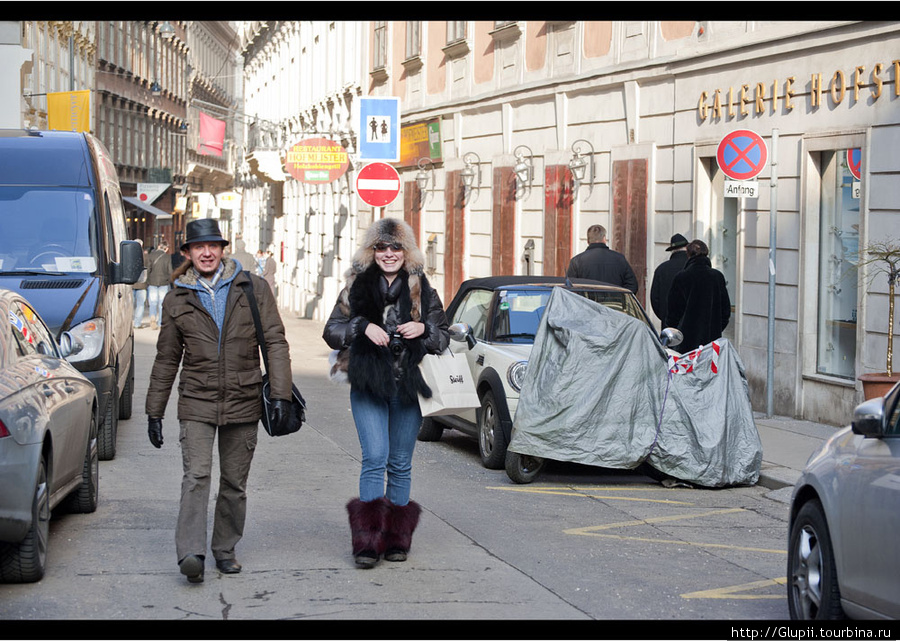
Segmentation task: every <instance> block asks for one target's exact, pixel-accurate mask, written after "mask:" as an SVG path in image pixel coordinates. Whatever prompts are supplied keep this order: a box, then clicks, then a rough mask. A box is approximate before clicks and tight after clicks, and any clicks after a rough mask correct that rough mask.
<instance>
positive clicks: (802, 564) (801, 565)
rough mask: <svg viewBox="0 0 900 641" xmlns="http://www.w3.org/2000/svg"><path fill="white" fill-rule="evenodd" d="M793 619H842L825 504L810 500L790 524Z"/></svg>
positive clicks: (790, 605)
mask: <svg viewBox="0 0 900 641" xmlns="http://www.w3.org/2000/svg"><path fill="white" fill-rule="evenodd" d="M788 608H789V610H790V613H791V619H802V620H812V619H820V620H833V619H843V618H844V617H845V615H844V610H843V608H842V607H841V590H840V587H839V586H838V577H837V568H836V567H835V565H834V552H833V550H832V547H831V536H830V534H829V533H828V524H827V523H826V521H825V513H824V511H823V509H822V504H821V503H820V502H819V501H817V500H815V499H814V500H811V501H808V502H807V503H805V504H804V505H803V507H802V508H800V512H798V513H797V518H796V520H795V521H794V524H793V526H792V527H791V535H790V539H789V547H788Z"/></svg>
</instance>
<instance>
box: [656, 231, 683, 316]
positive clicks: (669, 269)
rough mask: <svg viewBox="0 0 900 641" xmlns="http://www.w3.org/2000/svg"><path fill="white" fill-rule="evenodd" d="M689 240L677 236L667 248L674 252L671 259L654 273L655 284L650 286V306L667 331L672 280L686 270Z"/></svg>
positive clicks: (660, 265) (661, 264) (673, 237)
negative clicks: (686, 249)
mask: <svg viewBox="0 0 900 641" xmlns="http://www.w3.org/2000/svg"><path fill="white" fill-rule="evenodd" d="M687 244H688V239H687V238H685V237H684V236H682V235H681V234H675V235H674V236H672V238H671V240H670V241H669V246H668V247H666V251H667V252H672V254H671V255H670V256H669V259H668V260H666V261H665V262H662V263H660V264H659V266H658V267H657V268H656V271H654V272H653V282H652V283H651V285H650V306H651V307H652V308H653V313H654V314H656V317H657V318H659V321H660V323H661V325H660V327H661V328H662V329H665V328H666V327H669V324H668V321H667V320H666V310H667V309H668V305H669V290H670V289H671V288H672V279H673V278H675V274H677V273H678V272H680V271H681V270H682V269H684V264H685V263H686V262H687V251H685V248H686V247H687Z"/></svg>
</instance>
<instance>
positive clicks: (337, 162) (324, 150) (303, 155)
mask: <svg viewBox="0 0 900 641" xmlns="http://www.w3.org/2000/svg"><path fill="white" fill-rule="evenodd" d="M349 166H350V157H349V156H348V155H347V150H346V149H344V148H343V147H342V146H341V145H340V143H337V142H335V141H333V140H329V139H328V138H308V139H306V140H301V141H300V142H298V143H297V144H295V145H294V146H293V147H291V148H290V149H289V150H288V152H287V160H286V162H285V168H286V169H287V172H288V173H289V174H290V175H291V176H293V177H294V178H296V179H297V180H299V181H300V182H304V183H312V184H321V183H330V182H334V181H335V180H337V179H338V178H340V177H341V176H343V175H344V173H345V172H346V171H347V168H348V167H349Z"/></svg>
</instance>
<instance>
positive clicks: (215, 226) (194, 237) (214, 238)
mask: <svg viewBox="0 0 900 641" xmlns="http://www.w3.org/2000/svg"><path fill="white" fill-rule="evenodd" d="M208 242H219V243H222V246H223V247H224V246H225V245H228V241H227V240H225V239H224V238H222V232H220V231H219V223H218V222H216V220H215V219H214V218H199V219H197V220H192V221H191V222H189V223H188V224H187V227H186V228H185V232H184V243H183V244H182V245H181V249H182V251H184V250H187V248H188V245H190V244H191V243H208Z"/></svg>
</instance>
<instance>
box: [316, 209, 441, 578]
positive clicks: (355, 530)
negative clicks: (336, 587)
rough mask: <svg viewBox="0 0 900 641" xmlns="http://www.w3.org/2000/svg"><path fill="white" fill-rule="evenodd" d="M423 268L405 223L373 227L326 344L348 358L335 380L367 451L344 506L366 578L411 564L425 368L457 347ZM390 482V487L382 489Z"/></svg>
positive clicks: (334, 313) (427, 391) (387, 222)
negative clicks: (392, 565)
mask: <svg viewBox="0 0 900 641" xmlns="http://www.w3.org/2000/svg"><path fill="white" fill-rule="evenodd" d="M424 263H425V259H424V256H423V255H422V252H421V250H420V249H419V248H418V246H417V244H416V239H415V234H414V233H413V231H412V228H410V226H409V225H408V224H406V223H405V222H403V221H402V220H396V219H393V218H384V219H381V220H376V221H375V222H374V223H373V224H372V225H371V226H370V227H369V229H368V230H366V233H365V235H364V237H363V239H362V244H361V245H360V248H359V249H358V250H357V252H356V254H355V255H354V257H353V264H352V267H351V268H350V270H349V271H348V273H347V276H346V286H345V287H344V289H343V291H342V292H341V293H340V295H339V297H338V301H337V304H336V305H335V306H334V310H333V311H332V312H331V317H330V318H329V319H328V322H327V323H326V324H325V332H324V335H323V337H324V338H325V341H326V342H327V343H328V345H329V346H330V347H331V348H332V349H334V350H338V351H339V352H340V353H341V356H339V357H338V358H337V360H336V362H335V363H334V367H333V368H332V375H333V378H338V377H344V376H345V377H346V379H347V380H348V381H349V383H350V408H351V410H352V412H353V421H354V423H355V424H356V430H357V432H358V434H359V444H360V447H361V449H362V469H361V471H360V477H359V497H358V498H354V499H352V500H351V501H350V502H349V503H348V504H347V513H348V515H349V518H350V534H351V543H352V547H353V557H354V560H355V562H356V564H357V565H358V566H359V567H361V568H371V567H373V566H374V565H375V564H376V563H377V562H378V560H379V558H381V556H382V555H384V558H385V559H386V560H388V561H405V560H406V556H407V553H408V552H409V547H410V543H411V541H412V534H413V531H414V530H415V528H416V525H417V524H418V521H419V513H420V507H419V505H418V504H417V503H416V502H415V501H411V500H410V498H409V496H410V486H411V480H412V479H411V476H412V455H413V449H414V448H415V445H416V437H417V436H418V432H419V426H420V424H421V423H422V413H421V410H420V409H419V402H418V394H420V393H421V394H423V395H425V396H430V395H431V390H430V388H429V387H428V385H427V384H426V383H425V381H424V379H423V378H422V373H421V371H420V370H419V368H418V364H419V362H420V361H421V360H422V357H423V356H424V355H425V354H426V353H429V354H439V353H441V352H443V351H444V349H446V348H447V345H448V343H449V342H450V335H449V332H448V322H447V316H446V314H445V313H444V306H443V305H442V303H441V299H440V297H439V296H438V293H437V292H436V291H435V290H434V289H432V287H431V285H430V284H429V282H428V279H427V278H426V277H425V273H424ZM385 476H387V484H385Z"/></svg>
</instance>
